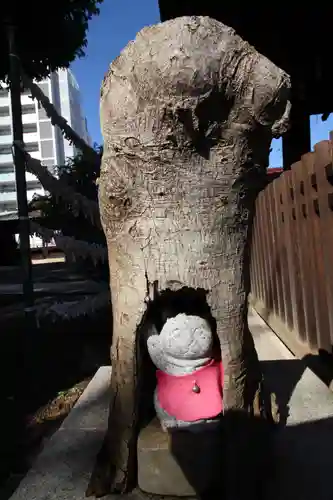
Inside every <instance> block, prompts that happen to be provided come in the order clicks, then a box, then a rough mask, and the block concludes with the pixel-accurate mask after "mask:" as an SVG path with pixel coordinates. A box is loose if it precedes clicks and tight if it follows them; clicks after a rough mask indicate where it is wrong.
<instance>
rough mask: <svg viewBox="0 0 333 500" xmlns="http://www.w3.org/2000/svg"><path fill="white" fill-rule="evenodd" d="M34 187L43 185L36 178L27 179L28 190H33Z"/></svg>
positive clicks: (40, 187)
mask: <svg viewBox="0 0 333 500" xmlns="http://www.w3.org/2000/svg"><path fill="white" fill-rule="evenodd" d="M34 189H42V185H41V183H40V182H39V181H37V180H36V179H31V180H27V191H33V190H34Z"/></svg>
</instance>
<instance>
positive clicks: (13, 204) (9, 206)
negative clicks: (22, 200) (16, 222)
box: [0, 200, 17, 212]
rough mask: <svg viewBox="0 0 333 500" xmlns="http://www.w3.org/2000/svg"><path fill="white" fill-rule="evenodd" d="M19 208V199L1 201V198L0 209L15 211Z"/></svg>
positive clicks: (2, 210)
mask: <svg viewBox="0 0 333 500" xmlns="http://www.w3.org/2000/svg"><path fill="white" fill-rule="evenodd" d="M14 210H17V201H14V200H13V201H1V200H0V211H1V212H14Z"/></svg>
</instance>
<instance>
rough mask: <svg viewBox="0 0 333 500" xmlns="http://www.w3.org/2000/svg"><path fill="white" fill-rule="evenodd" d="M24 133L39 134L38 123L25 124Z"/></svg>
mask: <svg viewBox="0 0 333 500" xmlns="http://www.w3.org/2000/svg"><path fill="white" fill-rule="evenodd" d="M23 132H24V133H25V134H31V133H37V123H24V124H23Z"/></svg>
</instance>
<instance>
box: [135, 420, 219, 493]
mask: <svg viewBox="0 0 333 500" xmlns="http://www.w3.org/2000/svg"><path fill="white" fill-rule="evenodd" d="M221 456H222V448H221V440H220V433H219V432H217V431H216V430H215V431H213V430H208V431H205V432H198V433H194V432H190V431H185V430H182V431H175V432H173V433H171V434H168V433H166V432H163V431H162V429H161V426H160V423H159V421H158V420H157V419H154V420H153V421H152V422H150V423H149V424H148V425H147V427H145V428H144V429H142V431H141V432H140V434H139V439H138V485H139V487H140V488H141V490H143V491H145V492H146V493H152V494H155V495H170V496H179V497H196V494H197V493H200V492H209V491H211V490H212V489H215V487H216V484H217V482H218V479H219V477H221V473H222V463H221Z"/></svg>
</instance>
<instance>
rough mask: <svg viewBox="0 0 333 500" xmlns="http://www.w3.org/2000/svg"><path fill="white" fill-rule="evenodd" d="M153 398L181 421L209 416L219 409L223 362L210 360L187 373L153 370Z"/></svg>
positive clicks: (216, 413) (221, 407) (214, 415)
mask: <svg viewBox="0 0 333 500" xmlns="http://www.w3.org/2000/svg"><path fill="white" fill-rule="evenodd" d="M156 377H157V398H158V401H159V403H160V405H161V407H162V408H163V410H164V411H166V412H167V413H168V414H169V415H170V416H173V417H175V418H176V419H177V420H183V421H185V422H194V421H196V420H201V419H208V418H213V417H216V416H217V415H219V413H221V412H222V410H223V401H222V398H223V366H222V362H221V361H215V360H212V361H211V362H210V363H209V364H208V365H206V366H203V367H202V368H199V370H196V371H195V372H194V373H191V374H189V375H181V376H176V375H169V374H167V373H165V372H162V371H161V370H157V371H156Z"/></svg>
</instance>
